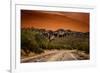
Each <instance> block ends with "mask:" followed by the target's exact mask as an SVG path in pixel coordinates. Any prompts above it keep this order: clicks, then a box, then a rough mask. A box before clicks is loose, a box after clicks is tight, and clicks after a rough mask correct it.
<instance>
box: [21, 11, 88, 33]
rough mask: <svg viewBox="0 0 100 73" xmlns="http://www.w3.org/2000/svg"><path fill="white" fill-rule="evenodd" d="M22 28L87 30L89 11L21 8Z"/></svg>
mask: <svg viewBox="0 0 100 73" xmlns="http://www.w3.org/2000/svg"><path fill="white" fill-rule="evenodd" d="M21 27H22V28H30V27H31V28H32V27H34V28H40V29H46V30H54V31H55V30H57V29H65V30H67V29H70V30H73V31H81V32H88V31H89V13H78V12H54V11H52V12H51V11H34V10H33V11H32V10H21Z"/></svg>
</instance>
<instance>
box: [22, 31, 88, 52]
mask: <svg viewBox="0 0 100 73" xmlns="http://www.w3.org/2000/svg"><path fill="white" fill-rule="evenodd" d="M40 31H41V30H40ZM40 31H38V30H32V29H31V30H30V29H22V30H21V49H22V50H24V52H25V53H26V54H29V53H30V52H34V53H36V54H40V53H43V52H44V50H46V49H49V50H52V49H58V50H60V49H76V50H81V51H85V52H86V53H89V37H87V36H81V37H77V36H72V35H69V36H65V37H61V38H60V37H55V38H54V39H53V40H52V41H49V38H48V37H46V36H44V35H43V34H42V32H40ZM87 35H88V36H89V34H87Z"/></svg>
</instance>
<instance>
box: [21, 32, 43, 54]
mask: <svg viewBox="0 0 100 73" xmlns="http://www.w3.org/2000/svg"><path fill="white" fill-rule="evenodd" d="M37 34H39V33H37V32H33V31H30V30H22V31H21V48H22V49H23V50H24V51H25V52H26V53H27V50H29V51H31V52H35V53H42V52H43V50H42V49H41V48H40V47H39V44H38V42H37V40H36V37H35V35H37Z"/></svg>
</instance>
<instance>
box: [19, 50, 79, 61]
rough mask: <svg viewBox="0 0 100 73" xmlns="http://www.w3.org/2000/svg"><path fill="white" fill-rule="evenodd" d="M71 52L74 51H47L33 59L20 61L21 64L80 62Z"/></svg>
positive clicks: (77, 56)
mask: <svg viewBox="0 0 100 73" xmlns="http://www.w3.org/2000/svg"><path fill="white" fill-rule="evenodd" d="M72 52H74V51H73V50H60V51H57V50H56V51H48V52H46V53H44V54H42V55H37V56H34V57H29V58H25V59H22V60H21V62H22V63H24V62H25V63H26V62H47V61H68V60H80V56H79V55H78V54H74V53H72Z"/></svg>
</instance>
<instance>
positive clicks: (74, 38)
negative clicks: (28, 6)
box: [21, 10, 90, 63]
mask: <svg viewBox="0 0 100 73" xmlns="http://www.w3.org/2000/svg"><path fill="white" fill-rule="evenodd" d="M89 53H90V47H89V13H79V12H56V11H55V12H54V11H34V10H33V11H32V10H21V63H30V62H51V61H73V60H89V59H90V55H89Z"/></svg>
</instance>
